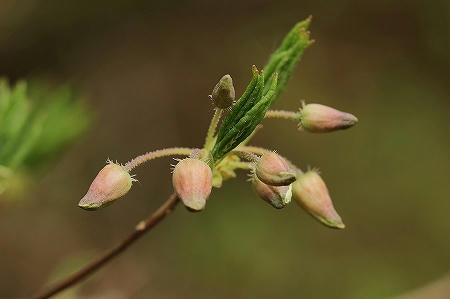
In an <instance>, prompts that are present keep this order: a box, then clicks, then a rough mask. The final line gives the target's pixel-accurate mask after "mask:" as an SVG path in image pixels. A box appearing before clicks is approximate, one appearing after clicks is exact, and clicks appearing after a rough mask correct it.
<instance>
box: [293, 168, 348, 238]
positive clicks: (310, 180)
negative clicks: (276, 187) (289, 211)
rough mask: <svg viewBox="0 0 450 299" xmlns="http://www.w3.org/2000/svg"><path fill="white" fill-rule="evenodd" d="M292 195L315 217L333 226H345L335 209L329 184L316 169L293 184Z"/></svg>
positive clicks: (341, 227)
mask: <svg viewBox="0 0 450 299" xmlns="http://www.w3.org/2000/svg"><path fill="white" fill-rule="evenodd" d="M292 196H293V197H294V199H295V200H297V202H298V203H299V204H300V205H301V206H302V207H303V208H304V209H305V210H306V212H308V213H309V214H311V215H312V216H313V217H314V218H316V219H317V220H319V221H320V222H322V223H323V224H325V225H326V226H329V227H332V228H340V229H343V228H345V225H344V223H342V219H341V217H340V216H339V215H338V213H337V212H336V210H335V209H334V206H333V202H332V201H331V198H330V195H329V194H328V189H327V186H326V185H325V183H324V181H323V180H322V178H321V177H320V176H319V174H318V173H317V172H315V171H308V172H307V173H305V174H303V175H302V176H301V177H299V178H298V179H297V181H295V183H293V184H292Z"/></svg>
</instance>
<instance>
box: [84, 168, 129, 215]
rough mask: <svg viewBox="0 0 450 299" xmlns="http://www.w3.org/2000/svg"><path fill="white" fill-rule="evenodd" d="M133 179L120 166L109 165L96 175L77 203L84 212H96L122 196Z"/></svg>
mask: <svg viewBox="0 0 450 299" xmlns="http://www.w3.org/2000/svg"><path fill="white" fill-rule="evenodd" d="M132 182H133V178H132V177H131V176H130V174H129V173H128V171H127V170H126V169H125V168H124V167H123V166H121V165H119V164H115V163H112V162H111V163H109V164H108V165H106V166H105V167H103V169H102V170H100V172H99V173H98V174H97V176H96V177H95V179H94V181H93V182H92V184H91V186H90V187H89V190H88V192H87V193H86V195H85V196H84V197H83V198H82V199H81V201H80V202H79V203H78V206H79V207H80V208H82V209H85V210H96V209H98V208H101V207H104V206H106V205H108V204H110V203H112V202H113V201H114V200H116V199H118V198H120V197H122V196H124V195H125V194H126V193H127V192H128V191H129V190H130V188H131V185H132Z"/></svg>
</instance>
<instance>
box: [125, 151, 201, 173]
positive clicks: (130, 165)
mask: <svg viewBox="0 0 450 299" xmlns="http://www.w3.org/2000/svg"><path fill="white" fill-rule="evenodd" d="M193 150H194V149H193V148H188V147H171V148H165V149H160V150H156V151H153V152H148V153H145V154H143V155H140V156H137V157H136V158H134V159H132V160H131V161H129V162H127V163H126V164H125V165H124V166H123V167H124V168H125V169H126V170H127V171H128V172H130V171H131V170H132V169H134V168H136V167H137V166H139V165H141V164H142V163H145V162H148V161H150V160H153V159H157V158H162V157H167V156H189V155H190V154H191V152H192V151H193Z"/></svg>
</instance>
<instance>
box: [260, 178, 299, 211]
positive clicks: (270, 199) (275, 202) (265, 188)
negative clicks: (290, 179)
mask: <svg viewBox="0 0 450 299" xmlns="http://www.w3.org/2000/svg"><path fill="white" fill-rule="evenodd" d="M252 185H253V189H254V190H255V192H256V194H258V196H259V197H260V198H261V199H263V200H264V201H266V202H267V203H269V204H270V205H271V206H272V207H274V208H276V209H282V208H284V207H285V206H286V205H287V204H288V203H289V202H291V196H292V187H291V185H289V186H279V187H277V186H270V185H267V184H264V183H263V182H261V180H260V179H258V178H257V177H256V176H254V177H253V180H252Z"/></svg>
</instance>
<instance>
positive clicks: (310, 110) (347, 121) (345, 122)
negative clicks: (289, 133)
mask: <svg viewBox="0 0 450 299" xmlns="http://www.w3.org/2000/svg"><path fill="white" fill-rule="evenodd" d="M357 122H358V119H357V118H356V117H355V116H354V115H352V114H350V113H347V112H342V111H339V110H336V109H334V108H331V107H328V106H324V105H320V104H308V105H305V106H304V107H303V108H302V109H301V112H300V126H301V127H302V128H303V129H305V130H307V131H310V132H314V133H323V132H331V131H336V130H343V129H348V128H350V127H352V126H354V125H355V124H356V123H357Z"/></svg>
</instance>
